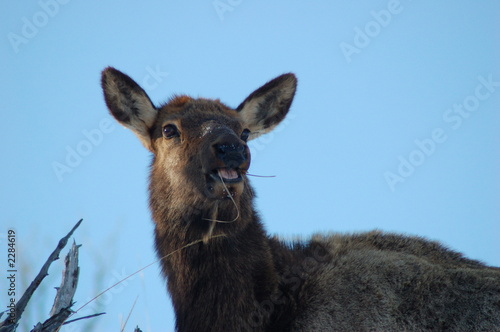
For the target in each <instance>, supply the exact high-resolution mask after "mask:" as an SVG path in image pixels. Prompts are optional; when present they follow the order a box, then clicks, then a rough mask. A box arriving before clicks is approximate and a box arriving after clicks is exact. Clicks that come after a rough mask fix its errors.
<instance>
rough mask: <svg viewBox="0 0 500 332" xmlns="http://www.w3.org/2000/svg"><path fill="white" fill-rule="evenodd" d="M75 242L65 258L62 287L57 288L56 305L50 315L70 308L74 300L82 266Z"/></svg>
mask: <svg viewBox="0 0 500 332" xmlns="http://www.w3.org/2000/svg"><path fill="white" fill-rule="evenodd" d="M79 247H80V246H77V245H76V244H75V242H73V246H72V247H71V250H70V251H69V253H68V255H66V258H65V260H64V264H65V267H64V270H63V273H62V280H61V287H59V288H58V289H57V294H56V298H55V299H54V305H53V306H52V310H51V311H50V316H53V315H56V314H58V313H59V311H61V309H64V308H69V307H70V306H71V303H72V302H73V296H74V295H75V292H76V286H77V285H78V275H79V273H80V268H79V267H78V248H79Z"/></svg>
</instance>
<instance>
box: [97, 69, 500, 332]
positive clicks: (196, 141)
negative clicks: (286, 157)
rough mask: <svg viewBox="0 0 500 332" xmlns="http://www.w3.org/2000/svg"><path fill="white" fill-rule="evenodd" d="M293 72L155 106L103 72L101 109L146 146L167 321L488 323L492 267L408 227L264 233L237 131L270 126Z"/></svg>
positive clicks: (496, 303)
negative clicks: (217, 94) (293, 235)
mask: <svg viewBox="0 0 500 332" xmlns="http://www.w3.org/2000/svg"><path fill="white" fill-rule="evenodd" d="M296 85H297V80H296V78H295V76H294V75H293V74H284V75H281V76H279V77H277V78H275V79H273V80H271V81H269V82H268V83H266V84H264V85H263V86H262V87H260V88H259V89H257V90H255V91H254V92H253V93H251V94H250V95H249V96H248V97H247V98H246V99H245V100H244V101H243V102H242V103H241V104H240V105H239V106H238V107H236V108H234V109H233V108H231V107H229V106H227V105H225V104H223V103H221V102H220V101H219V100H211V99H203V98H192V97H189V96H186V95H177V96H174V97H172V98H171V99H170V100H169V101H168V102H167V103H165V104H163V105H160V106H158V107H157V106H155V105H154V104H153V103H152V101H151V100H150V98H149V97H148V95H147V94H146V92H145V91H144V90H143V89H142V88H141V87H140V86H139V85H138V84H137V83H135V82H134V81H133V80H132V79H131V78H130V77H129V76H127V75H125V74H123V73H122V72H120V71H118V70H116V69H114V68H111V67H108V68H106V69H105V70H104V71H103V72H102V88H103V91H104V97H105V101H106V104H107V107H108V108H109V111H110V113H111V114H112V116H113V117H114V118H115V119H116V120H117V121H118V122H119V123H121V124H122V125H123V126H125V127H127V128H129V129H131V130H132V131H133V132H134V133H135V135H137V137H138V138H139V140H140V141H141V142H142V144H143V145H144V146H145V147H146V148H147V149H148V150H149V151H150V152H152V154H153V159H152V163H151V174H150V181H149V205H150V209H151V213H152V218H153V220H154V224H155V230H154V240H155V247H156V251H157V254H158V257H160V258H161V268H162V273H163V275H164V276H165V278H166V280H167V288H168V291H169V293H170V296H171V300H172V302H173V307H174V310H175V314H176V329H177V331H423V330H435V331H438V330H439V331H441V330H449V331H500V269H499V268H496V267H489V266H486V265H484V264H483V263H481V262H479V261H475V260H471V259H467V258H465V257H463V256H462V255H461V254H460V253H457V252H455V251H452V250H450V249H447V248H445V247H444V246H443V245H441V244H439V243H437V242H433V241H428V240H426V239H423V238H420V237H412V236H403V235H398V234H390V233H383V232H380V231H372V232H366V233H356V234H336V233H331V234H325V235H321V234H317V235H314V236H312V237H311V238H310V239H309V240H307V241H304V240H302V241H285V240H281V239H280V238H278V237H273V236H269V235H268V234H267V233H266V231H265V229H264V226H263V224H262V222H261V221H260V219H259V215H258V213H257V212H256V211H255V209H254V207H253V198H254V191H253V189H252V187H251V186H250V183H249V180H248V174H247V172H248V169H249V167H250V151H249V148H248V145H247V142H248V141H249V140H251V139H254V138H256V137H258V136H259V135H262V134H265V133H267V132H269V131H271V130H272V129H273V128H274V127H276V126H277V125H278V124H279V123H280V122H281V121H282V120H283V119H284V118H285V116H286V114H287V112H288V110H289V108H290V105H291V103H292V100H293V97H294V95H295V90H296Z"/></svg>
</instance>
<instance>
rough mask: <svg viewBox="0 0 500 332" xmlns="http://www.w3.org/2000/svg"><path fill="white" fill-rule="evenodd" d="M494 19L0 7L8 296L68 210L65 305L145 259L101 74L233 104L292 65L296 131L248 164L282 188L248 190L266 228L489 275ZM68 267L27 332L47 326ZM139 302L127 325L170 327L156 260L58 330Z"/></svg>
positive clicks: (131, 185) (420, 4)
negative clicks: (359, 236)
mask: <svg viewBox="0 0 500 332" xmlns="http://www.w3.org/2000/svg"><path fill="white" fill-rule="evenodd" d="M499 14H500V5H499V3H498V1H481V2H478V1H471V0H470V1H410V0H401V1H395V0H391V1H355V2H354V1H352V2H347V1H343V2H340V1H314V2H311V1H301V2H299V1H284V0H280V1H272V2H269V1H267V2H266V1H245V0H220V1H182V2H181V1H143V2H132V1H121V2H118V1H107V2H99V3H98V2H95V1H90V2H82V1H76V0H40V1H38V2H37V1H30V2H8V3H7V2H3V3H2V4H1V5H0V22H1V23H0V36H1V37H2V38H0V66H1V67H0V68H1V75H0V91H1V98H0V109H1V112H2V120H3V121H1V123H0V129H1V132H2V143H1V155H2V161H3V162H2V163H0V174H2V177H1V186H0V202H1V203H0V204H1V211H2V213H1V217H0V223H1V228H0V245H1V246H2V248H3V249H1V250H3V251H4V252H6V250H7V249H6V245H5V239H6V233H7V231H8V230H9V229H14V230H15V231H16V234H17V250H18V270H19V273H18V279H17V283H18V284H17V287H18V289H19V290H20V291H22V290H23V289H24V288H25V287H26V283H27V282H29V281H31V280H32V279H33V277H34V275H35V274H36V273H37V271H38V270H39V268H40V267H41V265H42V264H43V262H44V261H45V259H46V257H48V255H49V254H50V252H51V251H52V250H53V249H54V248H55V246H56V244H57V241H58V240H59V239H60V238H61V237H62V236H64V235H65V234H66V233H67V232H68V231H69V230H70V229H71V227H72V226H73V225H74V223H76V222H77V221H78V220H79V219H80V218H83V219H84V222H83V224H82V225H81V226H80V228H79V229H78V230H77V231H76V233H75V234H74V239H75V240H76V242H77V243H79V244H82V247H81V248H80V268H81V271H80V285H79V287H78V290H77V293H76V296H75V301H77V304H76V306H75V307H77V308H78V307H79V305H80V306H81V305H82V304H83V303H85V302H86V301H87V300H88V299H90V298H92V297H93V296H94V295H96V294H97V293H99V292H100V291H101V290H103V289H105V288H106V287H107V286H109V285H111V284H113V283H115V282H116V281H118V280H119V279H121V278H124V277H125V276H127V275H129V274H131V273H133V272H135V271H137V270H138V269H140V268H141V267H143V266H145V265H147V264H149V263H151V262H153V261H155V259H156V257H155V255H154V252H153V246H152V231H153V227H152V222H151V221H150V216H149V211H148V208H147V176H148V174H147V173H148V165H149V163H150V159H151V158H150V155H149V153H148V152H147V151H146V150H145V149H144V148H143V147H142V145H141V144H140V142H139V141H138V140H137V139H136V138H135V136H134V135H133V134H132V133H131V132H129V131H127V130H126V129H124V128H122V127H120V126H119V125H118V124H117V123H115V122H114V120H112V118H111V117H110V116H109V115H108V113H107V109H106V107H105V104H104V101H103V97H102V92H101V89H100V86H99V79H100V71H101V70H102V69H103V68H104V67H106V66H109V65H111V66H114V67H116V68H118V69H120V70H122V71H124V72H125V73H127V74H128V75H130V76H131V77H133V78H134V79H135V80H136V81H137V82H138V83H139V84H142V85H143V87H144V88H145V90H146V91H147V92H148V93H149V95H150V97H151V99H152V100H153V101H154V102H155V103H157V104H158V103H161V102H163V101H165V100H167V99H168V98H169V97H170V96H171V95H172V94H174V93H186V94H190V95H192V96H195V97H196V96H200V97H206V98H220V99H221V100H222V101H223V102H225V103H226V104H228V105H231V106H233V107H236V106H237V105H238V104H239V103H240V102H241V101H242V100H243V99H244V98H245V97H246V96H247V95H248V94H249V93H251V92H252V91H253V90H254V89H256V88H258V87H259V86H260V85H262V84H264V83H265V82H266V81H268V80H269V79H272V78H274V77H275V76H277V75H279V74H282V73H284V72H294V73H295V74H296V75H297V77H298V79H299V86H298V90H297V94H296V98H295V101H294V103H293V105H292V108H291V113H290V115H289V117H288V119H287V120H286V121H285V122H284V123H283V124H282V125H281V126H280V127H279V128H278V129H277V130H276V131H275V132H274V133H271V134H269V135H267V136H263V137H261V138H260V139H258V140H257V141H253V142H252V143H251V151H252V166H251V169H250V170H251V172H252V173H253V174H260V175H275V176H276V177H275V178H253V179H252V183H253V186H254V188H255V190H256V191H257V194H258V199H257V208H258V210H259V211H260V212H261V214H262V216H263V220H264V222H265V224H266V227H267V229H268V231H269V232H270V233H272V234H281V235H283V236H285V237H290V236H295V235H299V236H302V237H307V236H308V235H310V234H312V233H314V232H318V231H321V232H326V231H335V232H357V231H364V230H372V229H375V228H377V229H381V230H386V231H391V232H399V233H405V234H414V235H421V236H424V237H427V238H430V239H434V240H439V241H442V242H443V243H444V244H446V245H447V246H449V247H450V248H453V249H455V250H458V251H460V252H463V253H464V254H465V255H466V256H468V257H470V258H474V259H479V260H482V261H484V262H486V263H487V264H490V265H496V266H498V265H500V255H499V254H498V253H499V252H500V241H499V238H500V204H499V197H500V191H499V189H500V181H499V180H500V177H499V175H498V174H499V172H498V169H499V166H500V159H499V151H498V146H499V143H500V135H499V132H500V131H499V127H500V126H499V125H500V115H499V106H500V67H499V59H500V52H499V50H500V48H499V45H498V40H500V39H499V37H500V35H499V33H500V26H499V25H500V24H499V23H498V22H499V20H498V17H499ZM65 252H67V250H65ZM61 263H62V262H56V263H54V265H53V266H52V268H51V270H50V275H49V277H48V278H47V280H46V281H45V282H44V284H43V287H42V288H41V289H40V292H39V293H37V297H35V298H34V300H33V302H32V303H31V305H30V307H29V308H28V310H27V312H26V313H25V316H24V318H25V319H24V322H23V324H24V325H22V326H23V329H29V328H30V327H31V326H32V325H34V324H35V323H36V322H37V321H39V320H43V319H44V318H46V317H47V314H48V311H49V310H50V306H51V301H52V299H53V295H54V293H55V292H54V291H53V287H54V286H58V285H59V282H60V276H61V274H60V273H61ZM5 264H6V259H3V260H0V267H1V268H2V270H1V271H2V272H1V273H2V274H3V273H5V271H6V267H5ZM2 279H4V278H3V277H2ZM2 283H3V281H2ZM2 289H3V286H2ZM0 299H1V301H2V303H6V302H5V301H7V298H6V295H5V294H4V292H3V291H2V294H1V295H0ZM136 299H137V302H136V305H135V307H134V309H133V311H132V314H131V316H130V318H129V321H128V324H127V327H126V330H127V331H131V330H132V329H133V327H134V326H136V325H139V326H140V327H141V328H142V329H143V331H172V330H173V326H174V316H173V312H172V309H171V306H170V301H169V299H168V296H167V295H166V290H165V287H164V281H163V280H162V279H161V277H160V273H159V268H158V266H157V265H155V266H151V267H149V268H147V269H146V270H144V271H142V272H141V273H140V274H138V275H136V276H135V277H133V278H130V279H128V280H127V281H125V282H123V283H122V284H120V285H119V286H117V287H116V288H114V289H113V290H111V291H110V292H108V293H106V294H105V295H104V296H103V297H102V298H100V300H98V301H95V302H93V303H92V304H91V305H89V306H87V307H86V308H85V309H82V311H81V312H79V313H78V315H85V314H91V313H93V312H96V311H105V312H107V314H106V315H104V316H101V317H99V318H96V319H94V320H93V321H92V322H91V324H93V325H86V324H89V323H90V322H80V323H75V324H73V325H69V326H68V327H67V328H66V331H83V330H85V329H87V330H88V329H92V330H101V331H102V330H109V331H119V330H120V322H121V320H124V319H125V318H126V316H127V315H128V313H129V312H130V310H131V308H132V306H133V304H134V301H135V300H136Z"/></svg>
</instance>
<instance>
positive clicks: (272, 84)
mask: <svg viewBox="0 0 500 332" xmlns="http://www.w3.org/2000/svg"><path fill="white" fill-rule="evenodd" d="M296 87H297V78H296V77H295V75H294V74H283V75H281V76H278V77H276V78H275V79H273V80H272V81H269V82H267V83H266V84H264V85H263V86H262V87H260V88H259V89H257V90H255V91H254V92H252V94H250V96H248V97H247V98H246V99H245V100H244V101H243V102H242V103H241V104H240V106H238V108H236V110H237V111H238V112H239V113H240V116H241V119H242V120H243V122H244V123H245V125H246V126H247V128H248V129H249V130H250V132H251V134H250V137H249V139H254V138H256V137H258V136H259V135H262V134H265V133H267V132H269V131H271V130H272V129H273V128H274V127H276V126H277V125H278V124H279V123H280V122H281V121H282V120H283V119H284V118H285V116H286V114H287V113H288V110H289V109H290V105H291V104H292V100H293V96H294V95H295V89H296Z"/></svg>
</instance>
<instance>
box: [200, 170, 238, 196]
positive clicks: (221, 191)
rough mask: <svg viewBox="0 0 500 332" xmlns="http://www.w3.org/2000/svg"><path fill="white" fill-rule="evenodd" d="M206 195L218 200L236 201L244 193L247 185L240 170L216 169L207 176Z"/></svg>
mask: <svg viewBox="0 0 500 332" xmlns="http://www.w3.org/2000/svg"><path fill="white" fill-rule="evenodd" d="M206 184H207V186H206V195H207V197H209V198H212V199H217V200H230V199H231V198H233V199H236V198H237V197H239V196H240V195H241V194H242V193H243V189H244V188H245V183H244V181H243V176H242V174H241V172H240V171H239V170H234V169H216V170H213V171H212V172H210V173H208V174H207V175H206Z"/></svg>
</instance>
